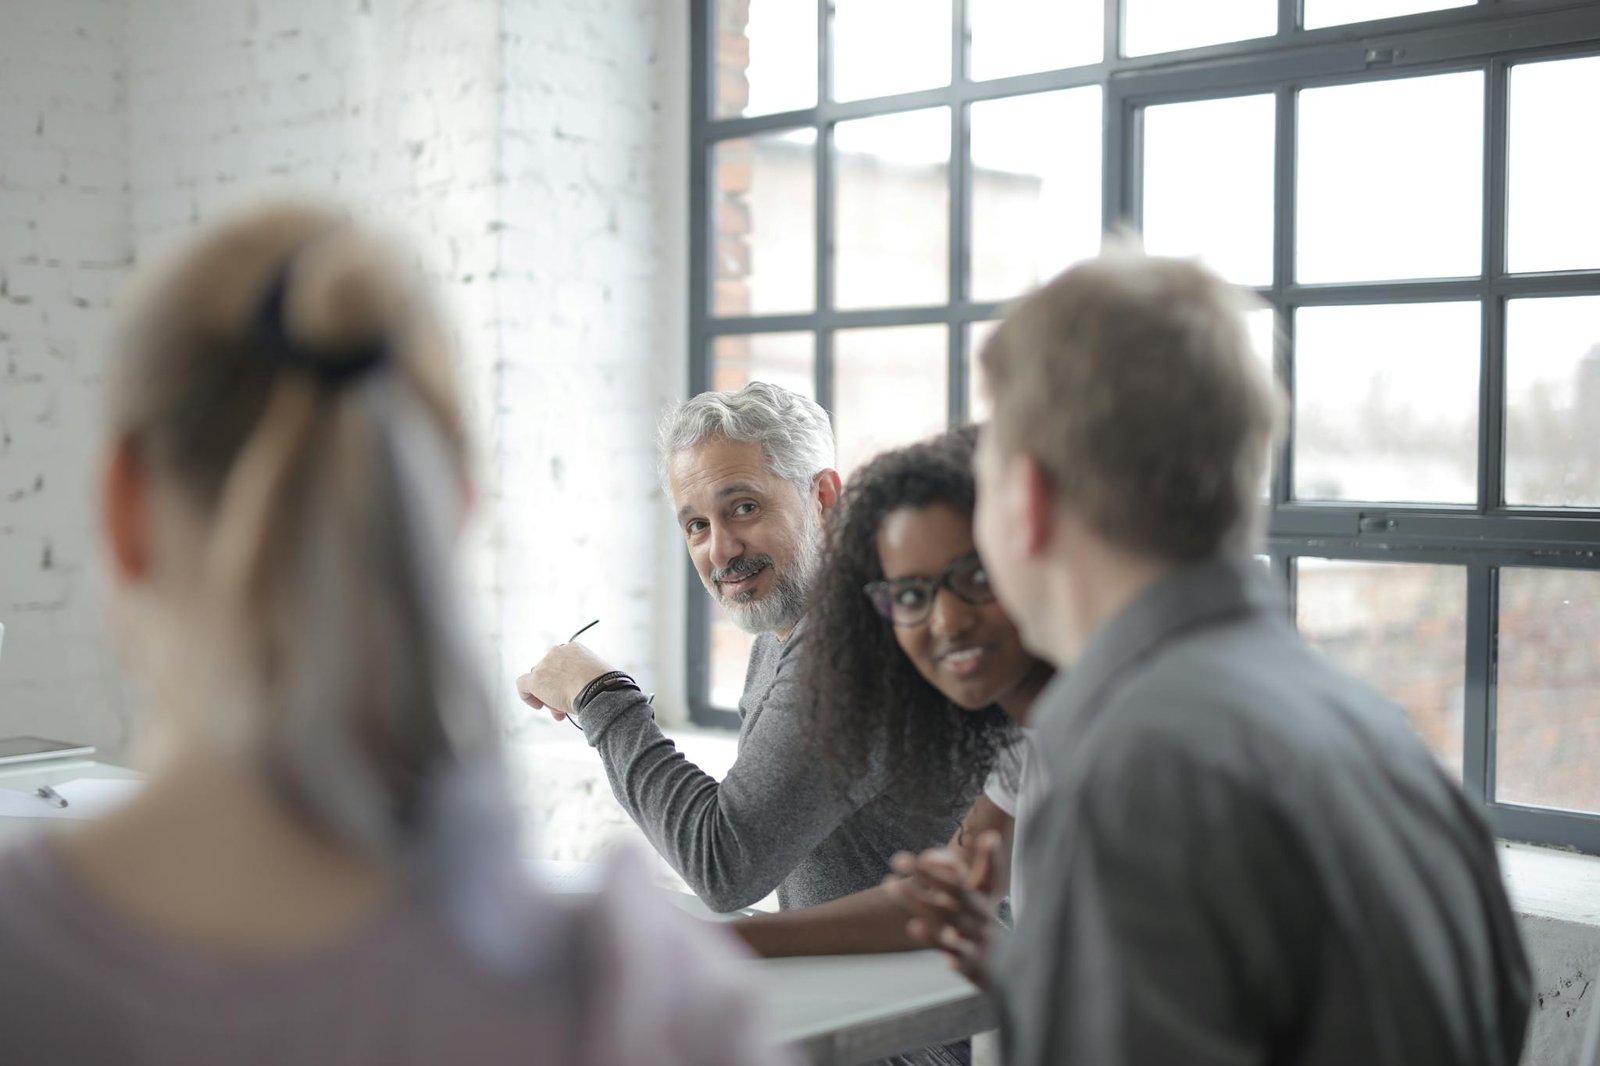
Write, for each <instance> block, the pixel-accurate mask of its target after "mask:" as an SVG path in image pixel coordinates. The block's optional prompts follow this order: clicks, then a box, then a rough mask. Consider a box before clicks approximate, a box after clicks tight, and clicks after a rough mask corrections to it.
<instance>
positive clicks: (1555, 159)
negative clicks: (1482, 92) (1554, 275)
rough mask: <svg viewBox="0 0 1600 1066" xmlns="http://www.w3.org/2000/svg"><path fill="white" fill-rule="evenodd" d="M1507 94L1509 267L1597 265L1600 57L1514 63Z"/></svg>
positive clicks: (1599, 238) (1599, 237) (1599, 251)
mask: <svg viewBox="0 0 1600 1066" xmlns="http://www.w3.org/2000/svg"><path fill="white" fill-rule="evenodd" d="M1507 92H1508V101H1507V103H1508V115H1507V122H1508V123H1509V129H1508V136H1509V138H1510V140H1509V148H1508V151H1509V156H1508V159H1507V166H1508V168H1509V172H1508V175H1507V180H1508V182H1509V189H1508V191H1507V208H1506V210H1507V225H1508V227H1509V229H1508V232H1507V234H1506V266H1507V269H1509V270H1513V271H1522V270H1580V269H1585V268H1588V267H1600V197H1597V196H1596V195H1595V180H1596V176H1597V175H1600V137H1596V136H1595V135H1594V130H1593V127H1592V120H1593V114H1594V112H1593V108H1594V102H1595V101H1596V100H1600V57H1593V58H1589V59H1566V60H1561V61H1559V62H1552V63H1522V64H1519V65H1517V66H1515V67H1512V68H1511V84H1510V86H1509V88H1508V90H1507ZM1585 128H1587V129H1588V130H1589V132H1588V133H1585V132H1584V129H1585Z"/></svg>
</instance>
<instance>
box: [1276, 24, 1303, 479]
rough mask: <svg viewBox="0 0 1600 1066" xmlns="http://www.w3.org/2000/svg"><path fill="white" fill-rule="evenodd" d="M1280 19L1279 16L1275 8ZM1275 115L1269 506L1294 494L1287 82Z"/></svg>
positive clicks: (1295, 119) (1293, 157)
mask: <svg viewBox="0 0 1600 1066" xmlns="http://www.w3.org/2000/svg"><path fill="white" fill-rule="evenodd" d="M1283 2H1284V3H1286V4H1289V5H1292V6H1293V7H1294V8H1295V11H1294V12H1293V15H1292V17H1294V18H1298V17H1299V0H1283ZM1279 17H1280V19H1281V18H1282V17H1283V15H1282V11H1281V9H1280V13H1279ZM1276 95H1277V116H1276V119H1277V121H1276V124H1275V126H1274V129H1275V130H1276V137H1277V142H1276V144H1275V145H1274V146H1273V160H1274V172H1273V176H1272V185H1273V195H1274V196H1275V197H1276V200H1277V202H1276V203H1275V204H1274V206H1273V231H1272V242H1273V244H1272V297H1271V299H1272V310H1273V317H1274V318H1275V319H1276V325H1277V329H1276V330H1275V331H1274V333H1273V345H1272V360H1273V366H1274V367H1275V368H1276V371H1277V374H1278V380H1279V381H1280V382H1281V383H1282V385H1283V390H1284V395H1285V396H1286V397H1287V398H1288V409H1287V410H1286V411H1285V412H1284V434H1283V440H1282V441H1280V442H1279V444H1278V454H1277V455H1276V456H1275V459H1276V462H1275V463H1273V474H1272V500H1273V503H1274V505H1282V504H1286V503H1288V502H1289V500H1290V499H1291V498H1293V496H1294V305H1293V304H1292V303H1290V301H1289V289H1290V286H1291V284H1292V283H1293V282H1294V255H1295V247H1296V238H1297V234H1296V233H1295V217H1294V213H1295V203H1296V195H1297V190H1296V187H1295V181H1296V173H1297V163H1298V158H1299V156H1298V148H1297V146H1298V144H1299V133H1298V131H1299V128H1300V114H1299V106H1300V98H1299V94H1298V93H1297V92H1296V90H1295V88H1294V87H1293V86H1292V85H1285V86H1281V87H1280V88H1279V89H1278V91H1277V94H1276Z"/></svg>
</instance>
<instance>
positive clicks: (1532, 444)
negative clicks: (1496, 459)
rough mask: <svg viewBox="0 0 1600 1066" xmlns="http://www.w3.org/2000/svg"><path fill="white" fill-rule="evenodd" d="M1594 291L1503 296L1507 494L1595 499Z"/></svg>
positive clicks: (1521, 499) (1599, 300) (1554, 502)
mask: <svg viewBox="0 0 1600 1066" xmlns="http://www.w3.org/2000/svg"><path fill="white" fill-rule="evenodd" d="M1596 427H1600V296H1573V297H1556V298H1553V299H1540V300H1510V301H1508V302H1507V304H1506V502H1507V503H1509V504H1512V505H1517V504H1529V505H1535V506H1546V507H1600V447H1597V446H1596V443H1595V429H1596Z"/></svg>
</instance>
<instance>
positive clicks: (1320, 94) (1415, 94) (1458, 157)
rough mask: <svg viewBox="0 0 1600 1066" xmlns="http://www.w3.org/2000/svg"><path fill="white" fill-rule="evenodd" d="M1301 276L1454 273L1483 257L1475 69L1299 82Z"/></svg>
mask: <svg viewBox="0 0 1600 1066" xmlns="http://www.w3.org/2000/svg"><path fill="white" fill-rule="evenodd" d="M1296 172H1297V175H1298V177H1297V181H1298V185H1299V199H1298V205H1297V210H1296V213H1297V216H1298V220H1299V221H1298V227H1299V228H1298V230H1297V236H1296V239H1297V240H1298V241H1299V252H1298V259H1297V263H1298V267H1297V277H1298V279H1299V280H1300V281H1302V282H1312V283H1315V282H1324V281H1375V280H1387V279H1394V278H1429V277H1458V276H1465V275H1474V274H1478V273H1480V272H1481V269H1482V264H1483V248H1482V245H1481V238H1482V233H1483V75H1482V74H1481V73H1479V72H1477V71H1470V72H1468V73H1465V74H1440V75H1436V76H1434V77H1428V78H1405V79H1400V80H1395V81H1380V82H1368V83H1365V84H1361V85H1340V86H1336V87H1333V88H1328V89H1306V90H1304V91H1303V92H1301V93H1300V144H1299V165H1298V167H1297V168H1296Z"/></svg>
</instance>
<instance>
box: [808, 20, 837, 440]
mask: <svg viewBox="0 0 1600 1066" xmlns="http://www.w3.org/2000/svg"><path fill="white" fill-rule="evenodd" d="M832 95H833V4H832V3H831V2H830V0H818V3H817V105H818V112H819V118H820V121H819V122H818V124H817V174H816V181H817V186H816V200H817V217H816V227H817V232H816V259H817V262H816V272H817V282H816V288H817V303H816V307H817V313H818V317H819V319H820V318H822V317H824V316H826V315H828V314H830V313H831V312H832V311H833V265H834V264H833V256H834V249H835V248H836V247H837V245H838V242H837V241H835V240H834V236H833V223H834V211H833V196H834V190H835V183H834V177H833V122H832V121H831V120H830V119H829V118H828V115H829V113H830V104H831V100H832ZM816 336H817V342H816V363H815V365H814V367H813V369H814V371H815V374H816V384H815V387H816V394H817V395H816V399H817V402H818V403H819V404H821V405H822V406H823V407H824V408H826V409H827V410H828V411H832V410H833V331H832V330H831V329H826V328H820V329H818V330H817V335H816Z"/></svg>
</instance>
